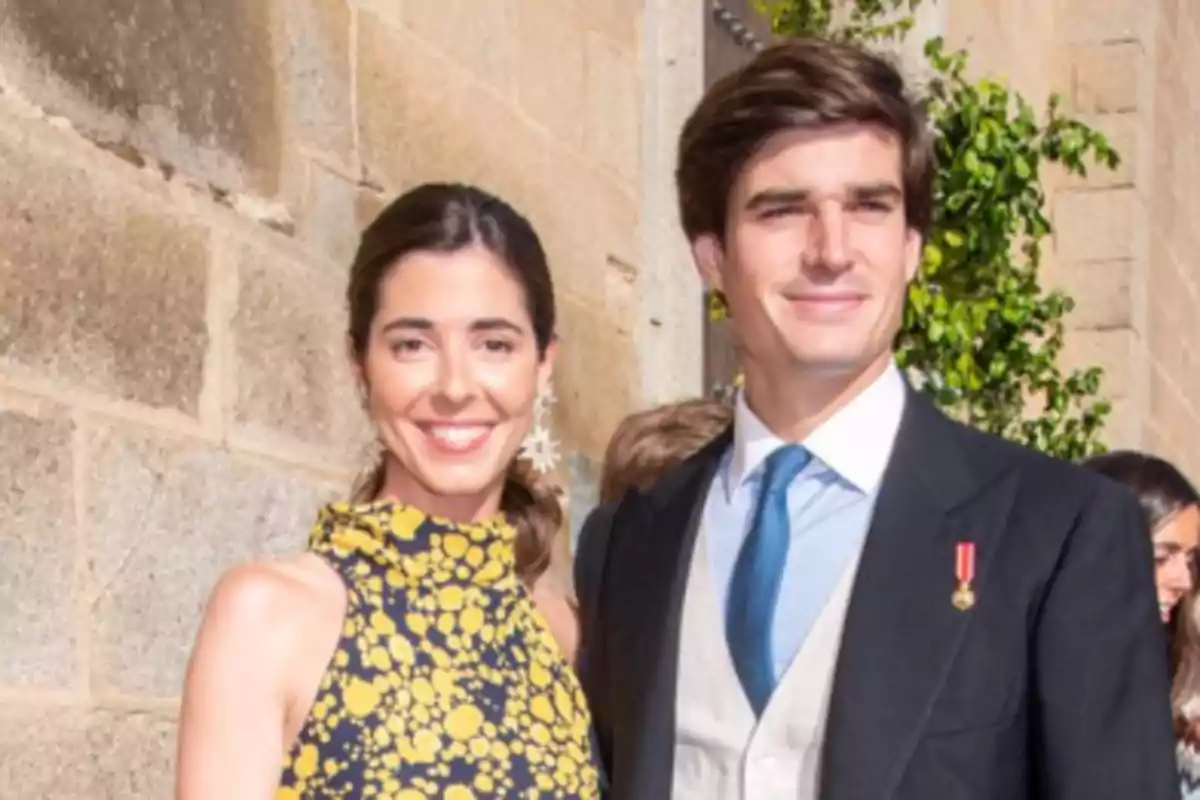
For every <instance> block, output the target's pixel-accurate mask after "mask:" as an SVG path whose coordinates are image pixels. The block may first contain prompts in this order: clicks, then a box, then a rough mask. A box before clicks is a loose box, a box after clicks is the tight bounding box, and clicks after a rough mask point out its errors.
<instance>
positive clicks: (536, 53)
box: [517, 3, 586, 148]
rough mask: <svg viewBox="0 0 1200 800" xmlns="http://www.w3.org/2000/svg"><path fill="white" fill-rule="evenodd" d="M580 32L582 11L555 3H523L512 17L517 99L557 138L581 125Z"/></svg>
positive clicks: (575, 137) (568, 136) (577, 132)
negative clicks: (514, 25) (515, 23)
mask: <svg viewBox="0 0 1200 800" xmlns="http://www.w3.org/2000/svg"><path fill="white" fill-rule="evenodd" d="M584 42H585V37H584V28H583V21H582V19H581V17H580V16H579V15H578V14H576V13H572V11H571V9H570V8H568V7H564V6H562V5H558V4H555V3H523V4H521V6H520V10H519V16H518V18H517V99H518V102H519V103H520V105H521V107H522V108H524V109H525V110H526V111H527V112H529V115H530V116H532V117H533V118H534V119H536V120H537V121H538V122H540V123H541V124H542V125H545V126H546V128H547V129H548V130H549V131H550V132H551V134H553V135H554V136H555V137H556V138H557V139H558V140H559V141H560V142H562V143H563V144H566V145H570V146H572V147H575V148H578V147H580V146H581V145H582V144H583V135H584V129H585V127H586V122H585V119H584V107H585V102H584V94H585V92H584V86H585V72H584V56H585V46H584Z"/></svg>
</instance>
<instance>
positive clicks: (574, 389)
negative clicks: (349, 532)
mask: <svg viewBox="0 0 1200 800" xmlns="http://www.w3.org/2000/svg"><path fill="white" fill-rule="evenodd" d="M559 320H560V324H559V330H560V336H561V341H560V344H559V348H558V359H557V361H556V363H555V371H554V385H555V391H556V392H557V394H558V397H559V403H558V405H557V406H556V408H555V411H556V413H555V425H556V427H555V430H556V431H557V432H558V433H559V436H560V438H562V439H563V441H564V442H565V443H566V445H567V446H568V448H569V449H570V450H571V451H572V452H575V453H578V454H579V455H581V456H584V457H587V458H591V459H593V460H595V461H599V460H601V458H602V457H603V455H604V450H605V448H606V447H607V446H608V440H609V438H610V437H611V436H612V432H613V430H614V429H615V428H616V427H617V423H619V422H620V421H621V420H622V419H623V418H624V417H625V415H626V414H627V413H629V411H630V410H631V408H632V406H633V402H632V401H633V397H634V393H633V388H632V386H631V382H632V380H633V379H634V378H635V377H636V375H637V370H636V369H635V365H636V364H637V357H636V355H635V352H634V347H633V341H632V340H631V339H629V338H628V337H625V336H622V335H620V334H618V333H616V332H615V331H614V329H613V325H612V324H611V323H610V322H608V321H607V320H606V319H605V318H604V317H603V316H601V315H599V314H596V313H594V312H593V311H592V310H591V309H590V308H588V307H587V306H585V305H583V304H581V303H578V302H575V301H573V300H571V299H566V300H561V301H560V302H559Z"/></svg>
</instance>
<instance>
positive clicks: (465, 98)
mask: <svg viewBox="0 0 1200 800" xmlns="http://www.w3.org/2000/svg"><path fill="white" fill-rule="evenodd" d="M360 30H361V32H362V36H363V44H362V47H361V49H360V51H359V70H360V73H359V92H360V101H359V120H360V124H361V125H362V137H361V146H362V148H363V154H364V159H365V160H366V164H367V166H368V169H369V170H370V171H371V172H372V174H374V175H378V176H380V177H381V179H382V180H383V181H384V182H385V183H386V184H387V185H389V186H391V187H396V186H405V187H408V186H412V185H413V184H416V183H420V182H424V181H429V180H458V181H467V182H474V183H479V184H481V185H482V186H483V187H484V188H486V189H488V190H490V191H493V192H496V193H498V194H499V195H500V196H501V197H503V198H504V199H505V200H507V201H508V202H510V203H511V204H512V205H514V206H515V207H516V208H517V210H518V211H520V212H521V213H522V214H524V215H525V216H526V217H528V218H529V220H530V221H531V222H532V223H533V225H534V227H535V228H536V229H537V231H538V234H539V236H540V237H541V239H542V242H543V245H544V246H545V248H546V251H547V254H548V256H549V258H550V262H551V267H552V269H553V271H554V277H555V281H556V284H557V287H558V289H559V290H560V291H563V292H566V293H568V294H573V295H575V296H576V297H580V298H583V297H587V298H592V297H597V296H599V297H603V296H604V294H605V275H604V264H605V262H606V259H607V257H608V256H609V255H612V256H614V257H615V258H617V259H618V260H620V261H622V262H623V263H625V264H635V263H637V258H638V255H639V251H638V239H637V225H638V210H637V205H636V202H635V201H634V200H633V199H632V197H631V196H630V195H629V194H626V193H625V192H622V191H620V190H619V189H618V188H616V187H615V184H614V182H613V181H612V180H609V179H606V178H605V177H604V173H605V171H606V170H609V169H610V168H607V167H603V166H599V165H598V164H597V162H596V161H594V162H592V163H589V162H588V159H587V158H586V156H583V155H581V154H580V153H578V152H577V151H575V150H572V149H569V148H566V147H562V146H560V145H559V144H557V143H556V142H555V141H554V139H553V138H552V137H550V136H547V135H545V133H544V132H543V131H541V130H539V129H537V128H536V127H534V126H531V125H529V124H528V121H527V120H526V119H525V118H524V117H523V116H522V115H521V114H519V113H517V112H516V110H515V109H514V108H512V107H511V106H509V105H508V104H506V103H504V102H503V101H501V100H499V99H497V98H496V97H495V96H494V95H492V94H491V93H488V92H486V91H484V90H483V89H481V88H480V87H478V86H477V85H475V84H474V83H473V82H470V81H464V80H461V79H459V78H456V77H455V75H454V73H453V72H445V69H446V67H445V60H444V59H443V58H442V57H441V56H439V55H438V54H436V53H433V52H431V51H430V50H429V48H427V47H425V46H424V45H423V44H422V43H420V42H419V41H417V40H416V39H415V38H414V37H412V36H410V35H407V34H403V33H396V32H391V31H387V30H385V29H383V28H382V26H379V25H375V26H373V27H371V26H368V27H363V26H360ZM431 74H438V75H443V74H444V75H445V80H444V81H443V83H442V85H440V86H439V87H437V89H436V90H435V89H434V88H433V87H431V86H430V85H429V81H428V78H427V76H428V75H431ZM598 160H599V159H598V158H597V161H598Z"/></svg>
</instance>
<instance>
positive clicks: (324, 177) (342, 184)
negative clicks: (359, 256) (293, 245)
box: [300, 164, 383, 274]
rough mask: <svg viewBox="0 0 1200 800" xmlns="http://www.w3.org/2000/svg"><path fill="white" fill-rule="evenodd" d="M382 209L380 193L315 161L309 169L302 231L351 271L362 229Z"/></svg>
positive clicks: (317, 247)
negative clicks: (360, 185) (375, 192)
mask: <svg viewBox="0 0 1200 800" xmlns="http://www.w3.org/2000/svg"><path fill="white" fill-rule="evenodd" d="M382 209H383V201H382V200H381V199H380V198H379V196H378V195H376V194H374V193H372V192H370V191H369V190H366V189H362V188H360V187H359V186H356V185H355V184H354V183H352V182H351V181H348V180H346V179H345V178H343V177H342V176H340V175H336V174H334V173H333V172H330V171H329V170H327V169H325V168H324V167H321V166H320V165H317V164H314V165H312V167H311V169H310V171H309V181H308V208H307V209H306V210H305V214H304V220H303V223H302V224H301V227H300V234H301V236H302V237H303V239H304V241H305V242H306V243H307V244H308V245H309V246H310V247H311V248H312V249H313V250H314V251H315V252H316V253H318V254H320V255H323V256H326V257H327V258H329V259H330V260H331V261H332V262H333V263H334V264H335V265H337V266H338V268H339V269H341V270H344V271H348V270H349V267H350V262H351V261H353V260H354V252H355V250H357V249H358V240H359V236H360V235H361V233H362V229H363V228H365V227H366V226H367V225H368V224H369V223H370V222H371V220H373V219H374V218H375V216H376V215H377V214H378V213H379V212H380V211H381V210H382ZM339 274H341V273H339Z"/></svg>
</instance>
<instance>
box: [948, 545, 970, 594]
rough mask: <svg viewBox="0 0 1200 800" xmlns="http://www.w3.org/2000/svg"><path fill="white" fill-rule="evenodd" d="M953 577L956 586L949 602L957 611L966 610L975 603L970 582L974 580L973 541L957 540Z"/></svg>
mask: <svg viewBox="0 0 1200 800" xmlns="http://www.w3.org/2000/svg"><path fill="white" fill-rule="evenodd" d="M954 577H955V578H956V579H957V580H958V587H957V588H956V589H955V590H954V595H953V596H952V597H951V602H952V603H954V607H955V608H957V609H958V610H959V611H966V610H967V609H969V608H971V606H973V605H975V590H974V589H973V588H972V586H971V584H972V582H973V581H974V580H975V543H974V542H959V543H958V544H957V545H956V546H955V548H954Z"/></svg>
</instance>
